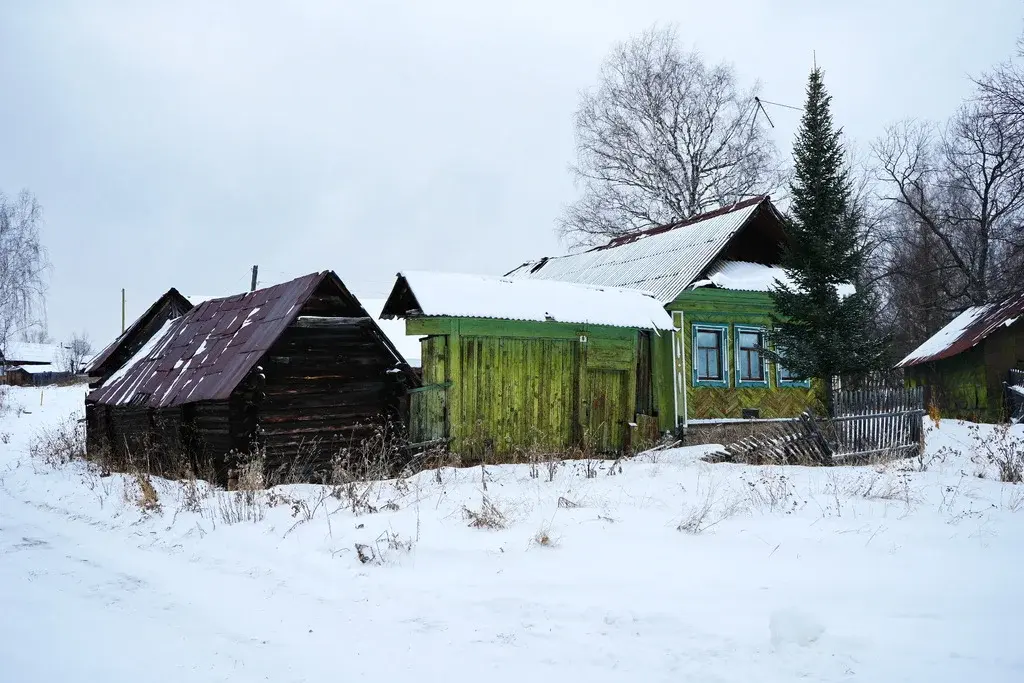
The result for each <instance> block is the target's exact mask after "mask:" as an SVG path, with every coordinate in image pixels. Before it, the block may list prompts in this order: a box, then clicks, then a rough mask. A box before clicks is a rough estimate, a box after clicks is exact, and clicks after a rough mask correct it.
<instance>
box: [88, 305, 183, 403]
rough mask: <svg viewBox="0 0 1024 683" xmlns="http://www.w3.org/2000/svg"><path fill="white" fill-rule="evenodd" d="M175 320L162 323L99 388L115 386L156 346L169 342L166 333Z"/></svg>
mask: <svg viewBox="0 0 1024 683" xmlns="http://www.w3.org/2000/svg"><path fill="white" fill-rule="evenodd" d="M177 320H178V318H171V319H170V320H166V321H164V324H163V325H162V326H161V327H160V329H159V330H157V332H156V334H154V335H153V336H152V337H150V338H149V339H148V340H147V341H146V343H145V344H143V345H142V347H141V348H140V349H139V350H138V351H136V352H135V355H133V356H132V357H131V358H129V359H128V362H127V363H125V364H124V365H122V366H121V367H119V368H118V369H117V370H116V371H115V372H114V374H112V375H111V376H110V377H108V378H107V379H106V381H105V382H103V384H101V385H100V386H101V387H109V386H112V385H113V384H115V383H116V382H119V381H121V378H122V377H124V376H125V375H126V374H128V371H129V370H131V369H132V366H134V365H135V364H136V363H138V362H139V361H141V360H142V359H143V358H146V357H147V356H149V354H151V353H152V352H153V350H154V349H156V347H157V345H158V344H160V343H161V342H164V344H166V343H167V342H169V341H170V337H167V331H168V330H170V329H171V327H172V326H173V325H174V324H175V323H176V322H177ZM165 337H167V339H164V338H165ZM132 393H134V389H132ZM128 398H129V399H130V398H131V396H129V397H128Z"/></svg>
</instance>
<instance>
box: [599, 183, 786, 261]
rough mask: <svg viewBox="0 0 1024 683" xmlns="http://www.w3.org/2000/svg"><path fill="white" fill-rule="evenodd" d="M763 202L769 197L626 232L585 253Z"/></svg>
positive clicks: (747, 200)
mask: <svg viewBox="0 0 1024 683" xmlns="http://www.w3.org/2000/svg"><path fill="white" fill-rule="evenodd" d="M764 201H771V197H770V196H769V195H766V194H762V195H756V196H754V197H749V198H747V199H744V200H742V201H738V202H734V203H732V204H729V205H727V206H720V207H718V208H717V209H713V210H711V211H705V212H704V213H700V214H697V215H696V216H690V217H689V218H684V219H682V220H679V221H675V222H673V223H664V224H662V225H655V226H653V227H650V228H644V229H643V230H634V231H633V232H628V233H625V234H622V235H619V236H617V237H613V238H611V239H610V240H608V242H607V243H605V244H601V245H598V246H596V247H592V248H590V249H588V250H587V251H602V250H604V249H614V248H615V247H621V246H622V245H624V244H629V243H630V242H635V241H636V240H638V239H640V238H641V237H648V236H651V235H660V234H662V233H665V232H668V231H670V230H675V229H677V228H685V227H687V226H690V225H694V224H696V223H703V222H704V221H706V220H710V219H712V218H718V217H719V216H724V215H726V214H729V213H732V212H734V211H742V210H743V209H747V208H749V207H751V206H755V205H757V204H760V203H761V202H764Z"/></svg>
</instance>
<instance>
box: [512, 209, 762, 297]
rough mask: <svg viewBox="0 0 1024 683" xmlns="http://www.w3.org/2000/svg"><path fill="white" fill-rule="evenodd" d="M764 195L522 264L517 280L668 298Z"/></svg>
mask: <svg viewBox="0 0 1024 683" xmlns="http://www.w3.org/2000/svg"><path fill="white" fill-rule="evenodd" d="M762 206H767V207H768V208H769V209H771V211H772V212H773V213H774V212H775V210H774V207H772V204H771V201H770V200H769V199H768V198H767V197H755V198H753V199H748V200H746V201H742V202H739V203H737V204H735V205H734V206H731V207H727V208H724V209H721V210H719V211H712V212H710V213H708V214H704V215H702V216H697V217H695V218H692V219H690V220H688V221H682V222H680V223H673V224H672V225H667V226H661V227H658V228H653V229H651V230H648V231H645V232H641V233H633V234H631V235H625V236H623V237H619V238H616V239H614V240H612V241H610V242H609V243H608V244H605V245H603V246H600V247H596V248H594V249H590V250H589V251H584V252H581V253H578V254H569V255H567V256H555V257H551V258H544V259H541V260H539V261H531V262H528V263H524V264H523V265H521V266H519V267H518V268H516V269H515V270H513V271H511V272H510V273H508V276H509V277H514V278H517V279H541V280H561V281H564V282H578V283H580V284H585V285H604V286H610V287H626V288H629V289H637V290H640V291H644V292H651V293H652V294H653V295H654V296H655V297H657V299H658V300H660V301H661V302H662V303H668V302H670V301H673V300H674V299H675V298H676V297H677V296H679V293H680V292H682V291H683V290H684V289H685V288H686V287H687V286H689V285H690V284H691V283H692V282H693V281H694V280H695V279H697V277H699V276H700V274H701V273H702V272H704V271H705V270H706V269H707V267H708V264H710V263H711V262H712V261H713V260H714V259H715V257H716V256H718V255H719V253H720V252H721V251H722V250H723V249H725V247H726V246H727V245H728V244H729V242H730V240H731V239H732V238H733V237H734V236H735V235H736V234H737V233H739V232H740V230H742V229H743V227H744V226H745V225H747V222H748V221H749V220H750V219H751V217H753V216H754V215H755V214H756V213H757V211H758V209H759V208H760V207H762Z"/></svg>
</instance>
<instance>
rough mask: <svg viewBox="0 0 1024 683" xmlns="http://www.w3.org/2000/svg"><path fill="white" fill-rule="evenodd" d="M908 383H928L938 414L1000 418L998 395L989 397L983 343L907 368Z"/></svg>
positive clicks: (989, 419)
mask: <svg viewBox="0 0 1024 683" xmlns="http://www.w3.org/2000/svg"><path fill="white" fill-rule="evenodd" d="M906 379H907V384H908V385H909V386H922V385H924V386H930V387H931V401H932V402H933V403H935V405H937V406H938V408H939V413H940V415H941V416H942V417H949V418H960V419H964V420H975V421H995V420H998V419H1000V418H1001V415H999V414H998V413H1000V412H1001V408H1002V401H1001V396H998V395H997V397H996V400H995V401H992V400H991V397H990V395H989V394H990V392H989V386H988V384H989V383H988V379H987V374H986V367H985V350H984V342H983V343H982V344H981V345H979V346H975V347H974V348H972V349H969V350H967V351H964V352H963V353H960V354H957V355H956V356H953V357H952V358H946V359H944V360H940V361H936V362H934V363H924V364H922V365H915V366H912V367H909V368H907V372H906Z"/></svg>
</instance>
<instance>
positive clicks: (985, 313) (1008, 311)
mask: <svg viewBox="0 0 1024 683" xmlns="http://www.w3.org/2000/svg"><path fill="white" fill-rule="evenodd" d="M1022 315H1024V292H1021V293H1019V294H1014V295H1013V296H1010V297H1008V298H1007V299H1005V300H1003V301H1001V302H999V303H995V304H988V305H987V306H973V307H971V308H968V309H967V310H966V311H964V312H963V313H961V314H960V315H958V316H957V317H956V318H954V319H953V320H952V321H950V323H949V324H948V325H946V326H945V327H943V328H942V329H941V330H939V331H938V332H936V333H935V334H933V335H932V336H931V337H930V338H929V339H928V341H926V342H925V343H923V344H921V345H920V346H919V347H917V348H916V349H914V350H913V351H912V352H911V353H910V354H909V355H908V356H907V357H906V358H904V359H903V360H901V361H900V362H899V363H897V364H896V367H898V368H906V367H910V366H912V365H919V364H921V363H928V362H930V361H936V360H942V359H944V358H950V357H952V356H955V355H957V354H959V353H963V352H964V351H967V350H968V349H971V348H973V347H975V346H977V344H978V343H979V342H981V341H982V340H983V339H985V338H986V337H988V336H989V335H990V334H992V333H993V332H995V331H996V330H998V329H1000V328H1001V327H1009V326H1010V325H1013V324H1014V323H1016V322H1017V321H1018V320H1019V319H1020V317H1021V316H1022Z"/></svg>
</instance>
